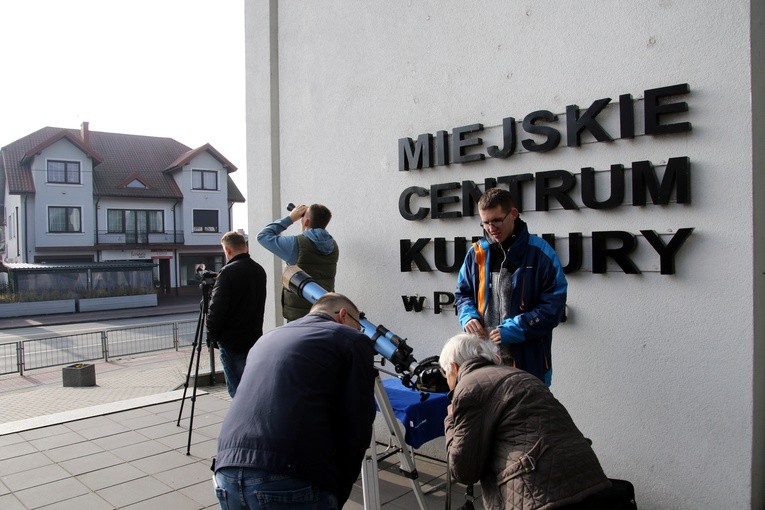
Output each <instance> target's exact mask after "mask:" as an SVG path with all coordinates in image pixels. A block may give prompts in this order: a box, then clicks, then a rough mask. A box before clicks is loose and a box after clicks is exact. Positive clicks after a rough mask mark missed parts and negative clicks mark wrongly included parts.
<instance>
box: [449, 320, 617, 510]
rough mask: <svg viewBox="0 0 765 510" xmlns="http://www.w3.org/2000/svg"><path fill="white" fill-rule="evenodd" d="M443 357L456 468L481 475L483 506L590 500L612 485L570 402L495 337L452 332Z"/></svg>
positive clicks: (461, 477) (466, 478)
mask: <svg viewBox="0 0 765 510" xmlns="http://www.w3.org/2000/svg"><path fill="white" fill-rule="evenodd" d="M439 363H440V365H441V368H442V369H443V371H444V375H445V376H446V379H447V382H448V384H449V388H450V389H451V390H453V391H452V403H451V405H450V406H449V409H448V414H447V416H446V419H445V420H444V428H445V430H446V448H447V454H448V459H449V470H450V474H451V476H453V477H454V478H455V479H456V480H458V481H460V482H462V483H465V484H473V483H476V482H478V481H479V480H480V482H481V491H482V498H483V504H484V508H487V509H523V510H531V509H552V508H571V509H573V508H589V506H587V504H586V503H587V502H586V501H584V500H585V499H587V498H588V497H589V496H591V495H594V494H596V493H599V492H600V491H603V490H604V489H607V488H608V487H610V486H611V482H610V481H609V480H608V478H606V475H605V474H604V473H603V469H602V468H601V467H600V463H599V462H598V458H597V457H596V456H595V452H593V450H592V448H591V447H590V444H589V442H588V441H587V439H585V437H584V436H583V435H582V433H581V432H579V429H577V428H576V425H574V421H573V420H572V419H571V416H570V415H569V414H568V411H566V408H564V407H563V405H562V404H561V403H560V402H558V400H556V399H555V397H553V395H552V393H550V390H549V389H547V386H545V384H544V383H543V382H542V381H540V380H539V379H538V378H536V377H535V376H533V375H531V374H529V373H528V372H524V371H523V370H520V369H518V368H513V367H510V366H507V365H501V364H500V363H501V361H500V357H499V353H498V348H497V347H496V346H495V345H494V344H493V343H492V342H491V341H490V340H485V339H482V338H481V337H478V336H476V335H473V334H469V333H463V334H459V335H457V336H455V337H452V338H451V339H449V341H448V342H447V343H446V345H444V348H443V350H442V351H441V355H440V357H439ZM578 502H581V504H582V505H585V506H580V503H578Z"/></svg>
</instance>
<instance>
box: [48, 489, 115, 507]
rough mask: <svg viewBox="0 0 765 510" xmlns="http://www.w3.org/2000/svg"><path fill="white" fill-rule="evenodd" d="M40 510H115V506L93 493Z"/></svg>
mask: <svg viewBox="0 0 765 510" xmlns="http://www.w3.org/2000/svg"><path fill="white" fill-rule="evenodd" d="M39 510H114V506H112V505H111V504H109V503H108V502H107V501H106V500H104V499H103V498H101V497H100V496H98V495H97V494H93V493H92V492H91V493H89V494H83V495H82V496H76V497H74V498H71V499H67V500H66V501H56V502H55V503H52V504H50V505H46V506H44V507H42V508H40V509H39Z"/></svg>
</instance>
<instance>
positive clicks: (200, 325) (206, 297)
mask: <svg viewBox="0 0 765 510" xmlns="http://www.w3.org/2000/svg"><path fill="white" fill-rule="evenodd" d="M199 288H200V289H202V300H201V301H200V302H199V318H198V319H197V329H196V333H195V334H194V343H192V344H191V357H190V358H189V369H188V371H187V372H186V382H184V383H183V397H181V409H180V411H178V422H177V423H176V426H178V427H180V426H181V416H182V415H183V404H184V402H186V393H187V391H188V389H189V380H190V379H191V367H192V366H195V369H194V388H193V390H192V392H191V414H190V416H189V439H188V443H187V444H186V455H191V432H192V430H193V428H194V406H195V404H196V401H197V383H198V381H199V360H200V358H201V356H202V335H203V334H204V329H205V328H204V326H205V317H207V309H208V306H209V304H210V292H211V291H212V285H211V284H208V283H202V284H200V285H199ZM208 349H209V351H210V385H211V386H214V385H215V348H214V347H213V346H212V345H209V346H208Z"/></svg>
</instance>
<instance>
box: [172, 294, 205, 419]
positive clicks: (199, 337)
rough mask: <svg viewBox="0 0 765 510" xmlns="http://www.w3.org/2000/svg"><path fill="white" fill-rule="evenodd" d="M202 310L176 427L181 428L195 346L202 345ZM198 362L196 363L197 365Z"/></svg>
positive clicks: (192, 345) (192, 346) (201, 310)
mask: <svg viewBox="0 0 765 510" xmlns="http://www.w3.org/2000/svg"><path fill="white" fill-rule="evenodd" d="M204 321H205V319H204V310H203V309H201V308H200V311H199V318H198V319H197V329H196V332H195V333H194V343H192V344H191V357H190V358H189V369H188V370H187V371H186V382H184V383H183V397H181V409H180V411H178V422H177V423H176V426H177V427H180V426H181V416H183V404H184V402H186V391H187V390H188V389H189V381H190V380H191V367H192V366H193V365H194V356H195V355H196V350H197V346H200V347H201V345H202V328H203V325H204ZM198 364H199V361H197V365H198ZM196 384H197V383H196V379H194V388H195V389H196Z"/></svg>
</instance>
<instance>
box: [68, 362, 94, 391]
mask: <svg viewBox="0 0 765 510" xmlns="http://www.w3.org/2000/svg"><path fill="white" fill-rule="evenodd" d="M61 376H62V379H63V380H64V387H65V388H67V387H74V388H79V387H82V386H95V385H96V366H95V365H93V364H90V363H77V364H76V365H69V366H68V367H64V368H62V369H61Z"/></svg>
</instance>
